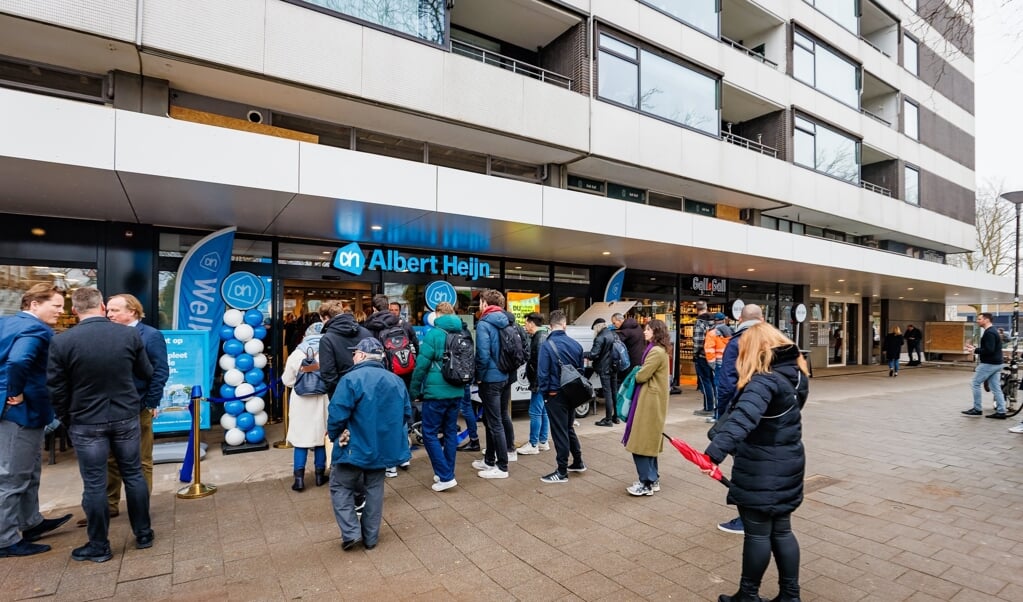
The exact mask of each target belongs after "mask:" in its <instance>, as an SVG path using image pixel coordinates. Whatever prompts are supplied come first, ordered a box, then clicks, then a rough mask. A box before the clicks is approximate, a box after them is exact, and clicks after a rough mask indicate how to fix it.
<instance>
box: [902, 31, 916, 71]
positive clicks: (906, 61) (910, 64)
mask: <svg viewBox="0 0 1023 602" xmlns="http://www.w3.org/2000/svg"><path fill="white" fill-rule="evenodd" d="M919 53H920V49H919V45H918V44H917V41H916V40H914V39H913V38H911V37H909V36H902V66H903V67H905V68H906V71H909V72H910V73H912V74H913V75H920V56H919Z"/></svg>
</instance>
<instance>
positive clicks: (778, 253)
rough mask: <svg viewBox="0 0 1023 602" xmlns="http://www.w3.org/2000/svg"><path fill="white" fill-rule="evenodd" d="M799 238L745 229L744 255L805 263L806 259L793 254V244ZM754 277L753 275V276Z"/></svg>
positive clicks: (775, 231)
mask: <svg viewBox="0 0 1023 602" xmlns="http://www.w3.org/2000/svg"><path fill="white" fill-rule="evenodd" d="M798 238H799V237H797V236H793V235H792V234H788V233H786V232H778V231H777V230H768V229H767V228H751V227H746V251H745V252H746V254H748V255H752V256H754V257H770V258H771V259H781V260H784V261H799V262H805V261H806V260H807V259H809V258H808V257H800V256H797V255H796V253H795V243H796V241H797V240H798ZM754 276H755V275H754Z"/></svg>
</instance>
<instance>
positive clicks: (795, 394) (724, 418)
mask: <svg viewBox="0 0 1023 602" xmlns="http://www.w3.org/2000/svg"><path fill="white" fill-rule="evenodd" d="M783 382H784V383H785V384H786V385H788V386H789V387H791V388H792V405H790V406H789V407H788V409H786V410H785V411H784V412H782V413H781V414H775V415H774V416H761V417H760V419H761V420H777V419H779V418H781V417H782V416H784V415H785V414H788V413H789V412H791V411H792V408H795V407H797V406H799V407H802V406H803V403H801V400H800V396H799V385H800V383H802V382H803V373H802V372H797V373H796V386H795V387H793V386H792V385H791V384H790V383H789V380H788V379H787V378H785V379H783ZM737 401H739V396H738V395H736V396H735V398H734V399H732V403H730V404H728V408H727V409H726V410H725V411H724V412H722V413H721V416H719V417H718V419H717V421H716V422H715V423H714V424H712V425H711V427H710V428H709V429H708V430H707V438H708V439H710V440H713V439H714V437H717V436H718V435H719V434H721V428H720V427H721V425H723V424H724V423H726V422H728V418H729V417H730V416H731V415H732V410H734V409H735V404H736V402H737ZM805 401H806V399H805V398H803V399H802V402H805Z"/></svg>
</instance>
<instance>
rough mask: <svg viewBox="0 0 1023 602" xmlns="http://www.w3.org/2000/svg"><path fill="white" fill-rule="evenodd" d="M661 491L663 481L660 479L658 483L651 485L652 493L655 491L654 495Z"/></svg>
mask: <svg viewBox="0 0 1023 602" xmlns="http://www.w3.org/2000/svg"><path fill="white" fill-rule="evenodd" d="M660 490H661V480H660V479H657V480H656V481H654V482H653V483H652V484H651V485H650V491H653V492H654V493H656V492H658V491H660Z"/></svg>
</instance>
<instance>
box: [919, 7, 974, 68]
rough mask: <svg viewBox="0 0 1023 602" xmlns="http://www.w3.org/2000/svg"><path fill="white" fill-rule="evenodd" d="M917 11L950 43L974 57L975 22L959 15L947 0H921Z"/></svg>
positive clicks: (971, 57)
mask: <svg viewBox="0 0 1023 602" xmlns="http://www.w3.org/2000/svg"><path fill="white" fill-rule="evenodd" d="M971 6H972V5H971ZM916 12H917V14H918V15H920V16H921V17H923V19H924V21H927V23H928V24H930V26H931V27H933V28H934V29H935V30H937V31H938V33H940V34H941V35H942V36H944V37H945V39H946V40H947V41H948V43H949V44H951V45H952V46H955V47H956V48H958V49H959V51H960V52H962V53H963V54H965V55H966V56H968V57H970V59H973V24H972V23H971V22H970V20H969V19H968V18H964V17H961V16H959V15H957V14H956V11H955V10H954V9H953V8H952V7H951V6H949V5H948V2H947V1H946V0H920V2H919V6H918V7H917V11H916Z"/></svg>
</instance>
